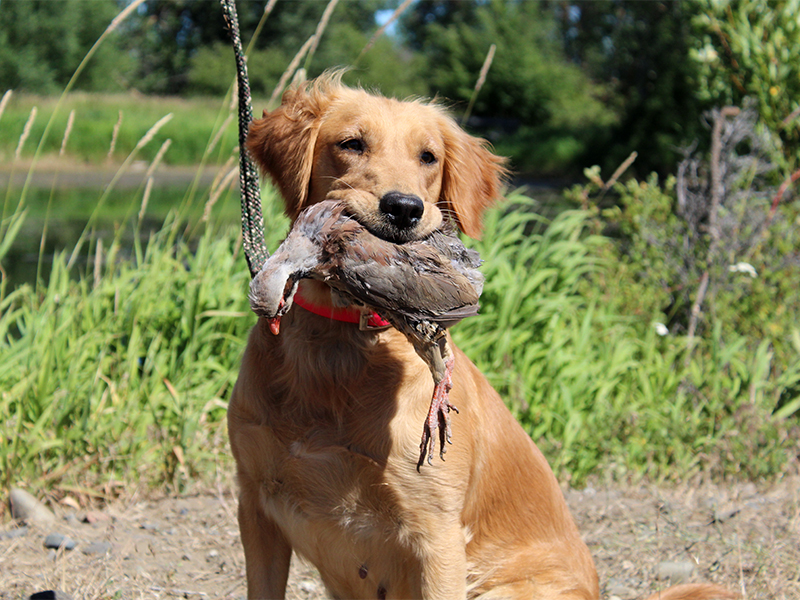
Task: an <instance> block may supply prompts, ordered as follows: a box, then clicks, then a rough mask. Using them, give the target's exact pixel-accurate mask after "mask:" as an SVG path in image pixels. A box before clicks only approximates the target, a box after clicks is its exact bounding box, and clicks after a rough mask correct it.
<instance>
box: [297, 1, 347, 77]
mask: <svg viewBox="0 0 800 600" xmlns="http://www.w3.org/2000/svg"><path fill="white" fill-rule="evenodd" d="M338 3H339V0H330V2H328V6H326V7H325V10H324V11H322V18H321V19H320V20H319V23H317V29H316V31H314V42H313V43H312V44H311V48H310V49H309V50H308V56H307V57H306V63H305V65H304V67H305V70H306V71H308V69H309V67H310V66H311V59H312V58H314V53H315V52H316V51H317V46H319V41H320V40H321V39H322V32H323V31H325V28H326V27H327V26H328V21H330V19H331V15H332V14H333V9H334V8H336V5H337V4H338Z"/></svg>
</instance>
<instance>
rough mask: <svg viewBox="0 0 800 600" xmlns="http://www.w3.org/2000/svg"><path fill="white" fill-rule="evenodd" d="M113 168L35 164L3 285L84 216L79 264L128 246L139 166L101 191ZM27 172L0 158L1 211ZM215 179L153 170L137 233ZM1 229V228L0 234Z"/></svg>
mask: <svg viewBox="0 0 800 600" xmlns="http://www.w3.org/2000/svg"><path fill="white" fill-rule="evenodd" d="M115 174H116V171H115V170H113V169H109V168H102V167H93V168H91V167H81V168H75V169H70V170H58V171H56V170H53V169H49V170H48V169H39V170H37V171H36V172H34V173H33V175H32V176H31V178H30V181H29V182H28V187H27V190H26V193H25V207H26V209H27V213H26V216H25V219H24V222H23V224H22V226H21V228H20V230H19V232H18V234H17V235H16V237H15V238H14V241H13V243H12V245H11V248H10V251H9V252H8V253H7V254H6V256H5V257H4V258H3V259H2V267H3V269H4V270H5V273H6V276H7V277H8V278H9V283H10V286H9V287H8V288H7V289H11V288H13V287H14V286H16V285H19V284H21V283H33V282H35V281H36V277H37V269H40V276H41V277H42V278H44V279H45V280H46V278H47V274H48V273H49V271H50V263H51V262H52V259H53V255H54V253H56V252H60V251H64V250H66V251H68V252H71V251H72V249H73V248H74V247H75V244H76V242H77V241H78V239H79V238H80V236H81V234H82V233H83V232H84V229H85V228H86V227H87V222H89V220H90V218H91V219H92V221H91V222H92V226H91V230H90V233H92V235H91V236H90V237H91V239H92V245H91V248H89V247H88V245H87V246H85V247H84V248H82V251H81V252H82V256H83V263H84V264H85V263H86V257H87V256H88V255H89V254H90V253H91V252H93V251H94V247H95V246H94V244H95V243H96V240H97V239H98V238H100V239H102V240H103V243H104V246H105V247H108V244H109V243H110V242H111V241H112V240H113V238H114V236H115V235H116V234H117V232H118V231H120V230H121V235H122V239H123V244H125V245H128V246H132V245H133V235H134V233H133V232H134V230H135V224H136V221H137V220H138V215H139V212H140V210H141V207H142V200H143V197H144V188H145V170H144V168H134V169H132V170H130V171H129V172H126V173H125V174H124V175H123V176H120V177H119V178H118V179H117V181H115V182H114V185H113V188H112V189H111V191H110V192H108V194H107V195H106V190H107V188H108V186H109V184H110V183H111V182H112V180H113V179H114V177H115ZM27 176H28V174H27V171H26V170H24V169H22V168H19V169H12V168H10V167H8V166H2V165H0V199H4V200H5V202H4V205H5V211H4V214H5V216H6V217H8V215H9V214H10V213H12V212H13V211H14V209H15V208H16V207H17V204H18V202H19V198H20V196H21V194H22V191H23V187H24V186H25V184H26V178H27ZM215 178H219V170H217V169H205V170H201V171H199V170H198V169H197V168H193V167H170V168H162V169H160V170H159V171H157V172H156V173H155V175H154V176H153V181H154V183H153V187H152V190H151V193H150V195H149V199H148V202H147V207H146V210H145V213H144V218H143V220H142V223H141V226H140V236H141V238H142V240H146V239H147V238H148V237H149V236H150V234H151V233H152V232H153V231H156V230H158V229H159V228H160V227H161V225H162V223H163V222H164V219H165V218H166V216H167V215H168V214H169V212H170V211H174V210H178V209H179V207H181V214H183V215H185V216H186V218H187V219H188V220H189V222H196V221H197V220H198V219H200V217H201V216H202V214H203V211H204V209H205V203H206V202H207V200H208V198H209V195H210V194H209V193H210V190H211V189H212V188H213V187H214V181H215ZM519 186H522V187H523V189H524V190H525V192H526V194H527V195H530V196H532V197H534V198H535V199H536V200H537V203H538V206H539V211H540V212H541V213H542V214H543V215H545V216H547V217H552V216H554V215H555V214H556V213H558V212H559V211H560V210H562V209H563V208H564V205H563V199H562V197H561V186H560V185H559V184H554V183H551V182H540V181H533V180H519V181H517V182H515V185H514V186H513V187H519ZM48 206H49V210H48ZM93 214H94V216H92V215H93ZM213 219H214V222H215V223H216V224H228V223H230V224H236V223H238V222H239V201H238V186H234V189H233V190H232V191H231V192H229V193H228V194H227V195H222V196H221V197H220V198H219V200H218V201H217V203H216V204H215V205H214V210H213ZM3 231H4V229H0V233H2V232H3ZM40 257H41V258H40Z"/></svg>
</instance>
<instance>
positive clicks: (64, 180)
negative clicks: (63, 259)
mask: <svg viewBox="0 0 800 600" xmlns="http://www.w3.org/2000/svg"><path fill="white" fill-rule="evenodd" d="M115 174H116V171H113V170H111V169H103V168H80V169H76V170H70V171H54V170H40V171H37V172H35V173H33V175H32V176H31V177H30V181H28V184H27V188H26V189H25V205H24V207H25V209H26V214H25V217H24V220H23V223H22V225H21V227H20V229H19V231H18V233H17V235H16V236H15V237H14V240H13V243H12V244H11V247H10V250H9V252H8V253H7V254H6V256H5V257H4V258H3V259H2V266H3V269H4V270H5V273H6V276H7V277H8V278H9V283H10V286H9V288H8V289H10V288H11V287H14V286H16V285H19V284H21V283H33V282H35V280H36V274H37V269H39V268H40V269H41V276H42V277H43V278H45V279H46V277H47V273H48V272H49V270H50V267H49V264H50V263H51V262H52V259H53V255H54V253H57V252H60V251H63V250H66V251H68V252H71V251H72V250H73V248H74V247H75V244H76V242H77V241H78V240H79V238H80V237H81V234H82V233H83V232H84V230H85V229H86V228H87V224H89V223H90V220H91V225H90V226H89V227H90V229H89V233H91V236H89V237H90V238H91V239H92V240H93V241H92V250H93V248H94V243H96V240H97V239H98V238H99V239H102V240H103V242H104V245H105V246H106V247H108V244H109V243H110V242H111V241H112V240H113V239H114V236H115V235H117V234H118V232H121V235H122V238H123V243H124V244H127V245H131V246H132V243H133V235H134V230H135V224H136V222H137V221H138V219H139V213H140V211H141V208H142V201H143V199H144V195H145V194H144V191H145V179H144V171H143V170H137V169H134V170H133V171H132V172H128V173H126V174H125V175H123V176H121V177H119V178H118V179H117V180H116V181H115V182H114V184H113V187H109V184H111V182H112V180H113V179H114V177H115ZM216 175H217V173H216V172H215V171H212V170H211V169H206V170H203V171H198V170H197V169H190V168H170V169H165V170H163V171H161V172H157V173H156V174H155V175H154V177H153V186H152V189H151V191H150V194H149V196H148V201H147V206H146V208H145V212H144V216H143V219H142V223H141V225H140V227H139V234H140V236H141V237H142V239H147V237H149V235H150V234H151V233H152V232H153V231H155V230H158V229H159V228H160V227H161V225H162V223H163V222H164V219H165V218H166V216H167V215H168V214H169V212H170V211H175V210H178V209H180V210H181V214H183V215H185V216H186V218H187V219H188V220H189V222H196V221H197V220H198V219H199V218H200V217H201V216H202V214H203V210H204V208H205V206H204V204H205V202H206V201H207V200H208V198H209V191H210V189H211V188H212V185H213V183H214V178H215V177H216ZM27 176H28V174H27V172H26V171H24V170H22V169H16V170H12V169H10V168H5V169H2V168H0V194H2V196H0V198H2V200H3V206H4V211H3V212H4V215H5V217H8V216H9V215H10V214H11V213H13V212H14V211H15V209H17V207H18V204H19V200H20V197H21V196H22V193H23V188H25V185H26V179H27ZM232 193H237V192H236V190H234V191H233V192H232ZM232 193H229V194H228V195H227V196H226V195H222V196H221V197H220V199H219V201H218V202H217V203H216V205H215V207H214V211H213V216H214V219H215V222H217V223H220V222H224V223H227V222H230V223H236V222H238V218H239V212H238V211H239V205H238V199H235V198H232V197H231V196H232ZM0 232H2V233H3V234H4V235H6V232H5V227H4V228H3V229H0ZM89 250H90V249H89V248H88V247H84V248H83V250H82V254H83V256H84V257H85V256H86V255H87V253H88V252H89ZM40 256H41V258H40ZM84 262H85V259H84Z"/></svg>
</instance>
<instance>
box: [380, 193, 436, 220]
mask: <svg viewBox="0 0 800 600" xmlns="http://www.w3.org/2000/svg"><path fill="white" fill-rule="evenodd" d="M379 206H380V209H381V212H382V213H384V214H385V215H386V217H387V220H388V221H389V222H390V223H391V224H392V225H394V226H395V227H396V228H397V229H410V228H412V227H414V226H415V225H416V224H417V223H419V220H420V219H421V218H422V213H423V212H424V211H425V205H424V204H423V203H422V199H421V198H420V197H419V196H415V195H413V194H401V193H400V192H389V193H387V194H386V195H384V196H383V198H381V202H380V205H379Z"/></svg>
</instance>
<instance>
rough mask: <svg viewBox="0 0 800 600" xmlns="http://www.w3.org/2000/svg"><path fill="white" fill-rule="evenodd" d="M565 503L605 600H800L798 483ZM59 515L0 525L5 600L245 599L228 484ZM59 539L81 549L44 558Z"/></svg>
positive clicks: (309, 585)
mask: <svg viewBox="0 0 800 600" xmlns="http://www.w3.org/2000/svg"><path fill="white" fill-rule="evenodd" d="M565 495H566V498H567V501H568V503H569V505H570V508H571V509H572V511H573V515H574V517H575V520H576V521H577V523H578V526H579V528H580V529H581V531H582V533H583V535H584V537H585V540H586V542H587V543H588V545H589V547H590V548H591V550H592V553H593V555H594V557H595V561H596V563H597V568H598V571H599V573H600V582H601V587H602V592H603V598H606V599H611V598H618V599H620V600H628V599H631V598H642V597H644V596H645V595H647V594H648V593H652V592H653V591H656V590H658V589H659V588H663V587H665V586H666V585H667V582H666V580H665V579H664V577H666V576H667V573H668V572H672V573H673V575H674V576H677V577H678V578H680V577H679V576H680V574H683V575H684V576H687V575H688V578H687V579H686V581H713V582H718V583H722V584H724V585H726V586H728V587H729V588H732V589H734V590H737V591H739V592H740V593H741V594H742V596H743V598H745V599H755V598H764V599H776V600H797V599H798V598H800V479H798V478H791V479H785V480H783V481H781V482H779V483H777V484H773V485H771V486H769V487H758V486H756V485H754V484H750V483H737V484H732V485H728V486H717V485H702V486H695V487H688V486H687V487H681V488H666V487H652V486H634V487H619V486H617V487H610V488H601V487H600V486H597V487H587V488H585V489H583V490H580V491H578V490H568V491H566V493H565ZM54 509H55V512H56V514H57V516H58V520H57V521H56V522H55V523H54V524H52V525H50V526H47V527H41V526H35V527H33V526H32V527H29V528H28V530H27V532H23V533H22V535H17V536H16V537H13V532H14V531H15V529H14V528H15V524H14V523H13V522H10V521H6V522H5V523H2V524H0V600H11V599H14V600H19V599H27V598H28V597H29V596H30V595H31V594H33V593H35V592H41V591H45V590H58V591H59V592H61V594H59V595H57V596H53V595H51V597H56V598H59V599H62V598H72V599H73V600H79V599H95V598H121V599H127V598H135V599H139V598H147V599H162V598H163V599H168V598H191V599H202V598H230V599H236V600H238V599H240V598H244V596H245V584H244V557H243V554H242V549H241V545H240V541H239V531H238V526H237V522H236V497H235V493H234V491H233V489H232V486H230V485H228V484H226V485H223V486H219V488H218V489H215V490H210V491H206V492H204V493H198V494H193V495H190V496H182V497H165V498H143V497H141V496H140V495H139V493H138V492H133V493H131V494H130V496H129V498H128V499H127V500H124V501H122V500H118V501H116V502H115V503H112V504H110V505H108V506H106V507H104V508H102V509H100V510H95V511H86V510H81V508H80V506H79V505H77V504H76V503H75V502H71V501H69V500H67V501H66V502H62V503H61V504H60V505H59V506H56V507H54ZM6 518H8V517H6ZM54 532H57V533H61V534H64V535H67V536H69V537H71V538H72V539H73V540H74V541H75V542H77V545H76V547H75V548H74V549H73V550H64V549H63V548H61V549H59V550H57V551H56V550H48V549H46V548H45V547H44V545H43V543H44V539H45V536H46V535H47V534H49V533H54ZM9 533H11V534H12V536H11V537H10V536H9ZM17 533H18V534H19V532H17ZM92 542H106V545H105V546H100V547H99V550H98V546H97V545H96V544H95V545H92ZM92 550H94V552H93V551H92ZM287 597H288V598H293V599H303V600H307V599H316V598H327V597H328V596H327V595H326V594H325V589H324V586H323V585H322V583H321V581H320V580H319V578H318V576H317V574H316V572H315V570H314V569H313V567H310V566H309V565H307V564H304V563H303V562H302V561H300V560H297V559H296V557H295V559H294V560H293V565H292V573H291V576H290V580H289V589H288V592H287Z"/></svg>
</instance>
